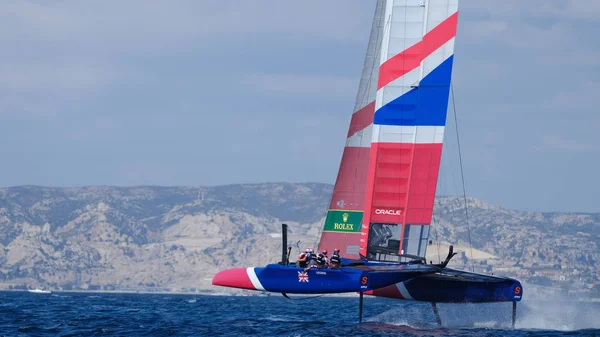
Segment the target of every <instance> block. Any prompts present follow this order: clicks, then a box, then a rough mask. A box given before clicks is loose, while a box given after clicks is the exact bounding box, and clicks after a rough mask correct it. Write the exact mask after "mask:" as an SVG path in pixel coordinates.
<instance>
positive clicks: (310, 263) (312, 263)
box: [306, 248, 317, 267]
mask: <svg viewBox="0 0 600 337" xmlns="http://www.w3.org/2000/svg"><path fill="white" fill-rule="evenodd" d="M306 260H307V261H308V266H309V267H314V266H316V265H317V254H315V251H314V250H313V249H312V248H311V249H310V256H307V257H306Z"/></svg>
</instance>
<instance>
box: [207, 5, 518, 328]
mask: <svg viewBox="0 0 600 337" xmlns="http://www.w3.org/2000/svg"><path fill="white" fill-rule="evenodd" d="M457 23H458V0H378V1H377V4H376V9H375V15H374V19H373V24H372V29H371V35H370V39H369V44H368V48H367V54H366V57H365V62H364V67H363V71H362V77H361V80H360V83H359V88H358V94H357V97H356V104H355V108H354V113H353V114H352V118H351V121H350V127H349V130H348V135H347V140H346V146H345V148H344V151H343V154H342V160H341V164H340V168H339V172H338V176H337V180H336V183H335V186H334V190H333V195H332V198H331V203H330V205H329V210H328V212H327V216H326V218H325V223H324V226H323V230H322V233H321V237H320V240H319V243H318V251H322V250H323V249H327V250H328V251H333V250H334V248H339V249H341V251H342V256H343V259H342V265H341V268H340V269H319V268H314V269H310V270H305V269H302V268H297V267H296V266H295V264H293V263H290V262H289V254H290V250H289V249H287V252H286V248H287V239H286V234H287V227H286V225H283V235H282V237H283V245H282V257H281V261H280V262H279V263H277V264H269V265H267V266H265V267H251V268H233V269H228V270H224V271H221V272H219V273H217V274H216V275H215V277H214V278H213V285H218V286H226V287H234V288H241V289H249V290H260V291H266V292H276V293H282V294H284V296H287V294H330V293H344V292H357V293H359V294H360V304H359V320H362V307H363V295H364V294H367V295H372V296H382V297H388V298H395V299H401V300H412V301H426V302H430V303H431V304H432V308H433V311H434V313H435V316H436V320H437V323H438V324H441V320H440V316H439V312H438V310H437V303H481V302H512V304H513V305H512V325H513V327H514V325H515V319H516V303H517V302H519V301H520V300H521V299H522V296H523V287H522V285H521V283H520V282H519V281H517V280H514V279H512V278H508V277H500V276H492V275H486V274H480V273H475V272H468V271H462V270H458V269H453V268H450V267H448V266H447V265H448V262H449V261H450V259H451V258H452V257H453V256H454V255H455V254H456V253H454V252H453V248H452V246H450V251H449V252H448V256H447V257H446V259H445V260H444V261H442V262H440V263H437V264H434V263H432V262H430V263H427V261H426V259H425V257H426V255H425V254H426V250H427V246H428V243H429V232H430V230H429V229H430V227H431V221H432V215H433V205H434V199H435V194H436V186H437V181H438V173H439V170H440V162H441V155H442V144H443V140H444V128H445V125H446V115H447V110H448V103H449V96H450V89H451V78H452V64H453V59H454V42H455V38H456V32H457Z"/></svg>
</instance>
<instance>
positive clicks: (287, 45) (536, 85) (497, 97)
mask: <svg viewBox="0 0 600 337" xmlns="http://www.w3.org/2000/svg"><path fill="white" fill-rule="evenodd" d="M374 8H375V1H367V0H329V1H319V0H306V1H276V0H268V1H267V0H255V1H246V0H227V1H223V0H203V1H194V0H190V1H185V0H180V1H167V0H164V1H153V2H149V1H144V0H131V1H96V2H91V1H90V2H83V1H76V0H61V1H53V0H48V1H40V0H36V1H31V0H30V1H17V0H14V1H2V2H0V43H1V44H2V48H1V50H2V52H1V53H0V186H15V185H24V184H27V185H31V184H35V185H44V186H65V187H66V186H87V185H117V186H133V185H170V186H172V185H194V186H198V185H221V184H233V183H260V182H282V181H283V182H323V183H330V184H333V183H334V182H335V179H336V176H337V171H338V168H339V162H340V159H341V154H342V150H343V147H344V144H345V138H346V133H347V130H348V125H349V121H350V116H351V114H352V109H353V107H354V100H355V96H356V90H357V88H358V81H359V80H360V74H361V71H362V65H363V60H364V55H365V52H366V46H367V42H368V38H369V34H370V28H371V20H372V16H373V13H374ZM459 12H460V15H459V27H458V37H457V39H456V45H455V59H454V70H453V83H454V93H455V98H456V102H455V107H456V109H457V115H458V122H459V124H458V126H459V131H460V132H459V135H460V143H461V150H462V155H463V158H462V159H463V165H464V175H465V181H466V189H467V194H468V195H470V196H474V197H477V198H481V199H483V200H485V201H487V202H490V203H493V204H497V205H500V206H502V207H507V208H513V209H519V210H535V211H584V212H600V203H598V194H599V193H600V179H598V172H599V171H600V132H599V129H600V114H599V113H598V112H599V111H598V108H597V103H596V101H597V96H598V95H599V94H600V39H599V38H598V36H597V32H596V31H597V29H596V28H597V27H598V25H599V24H600V1H596V0H532V1H522V0H503V1H495V0H460V4H459ZM448 123H449V125H448V127H447V131H446V140H445V144H446V145H445V148H444V156H443V160H442V162H443V163H442V172H441V173H440V181H439V188H438V194H453V193H454V194H456V193H462V192H461V190H460V171H459V162H458V154H457V146H456V132H455V131H454V128H455V124H454V123H453V115H452V105H450V110H449V114H448Z"/></svg>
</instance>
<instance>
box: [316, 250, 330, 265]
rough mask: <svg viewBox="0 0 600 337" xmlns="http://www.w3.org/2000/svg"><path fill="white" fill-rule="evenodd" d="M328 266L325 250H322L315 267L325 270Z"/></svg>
mask: <svg viewBox="0 0 600 337" xmlns="http://www.w3.org/2000/svg"><path fill="white" fill-rule="evenodd" d="M328 266H329V260H328V259H327V249H323V250H322V251H321V254H319V256H318V257H317V267H318V268H327V267H328Z"/></svg>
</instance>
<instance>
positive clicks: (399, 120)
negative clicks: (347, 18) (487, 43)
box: [360, 0, 458, 261]
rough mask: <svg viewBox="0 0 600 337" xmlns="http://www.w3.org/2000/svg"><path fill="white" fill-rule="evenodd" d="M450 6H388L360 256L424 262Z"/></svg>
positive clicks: (445, 88) (454, 1) (451, 25)
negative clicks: (416, 257)
mask: <svg viewBox="0 0 600 337" xmlns="http://www.w3.org/2000/svg"><path fill="white" fill-rule="evenodd" d="M457 10H458V0H428V1H423V0H388V1H387V2H386V6H385V13H384V18H385V19H384V21H385V25H384V28H383V40H382V43H381V57H380V66H379V76H378V85H377V94H376V99H375V116H374V122H373V129H372V143H371V148H370V156H369V158H370V160H369V167H368V173H367V177H368V179H367V186H366V198H365V200H366V201H365V208H364V209H365V212H364V216H363V222H362V226H361V236H362V239H361V247H360V248H361V249H360V252H361V255H363V256H367V258H369V259H372V260H387V261H404V260H406V259H410V257H408V258H403V257H402V255H409V256H410V255H412V256H415V255H416V256H421V257H424V256H425V252H426V248H427V239H428V235H429V224H430V223H431V218H432V213H433V203H434V198H435V191H436V184H437V178H438V172H439V167H440V159H441V153H442V142H443V138H444V126H445V124H446V111H447V108H448V96H449V88H450V80H451V74H452V62H453V53H454V38H455V36H456V27H457V19H458V12H457Z"/></svg>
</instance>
